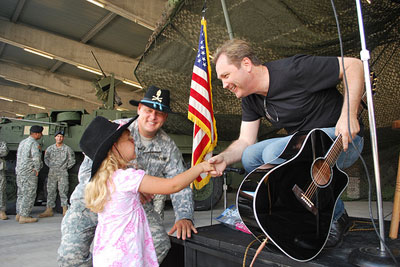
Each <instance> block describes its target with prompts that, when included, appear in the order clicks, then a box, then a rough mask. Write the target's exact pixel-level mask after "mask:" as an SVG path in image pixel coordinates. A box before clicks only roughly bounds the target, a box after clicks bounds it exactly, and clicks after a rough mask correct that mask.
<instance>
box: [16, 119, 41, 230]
mask: <svg viewBox="0 0 400 267" xmlns="http://www.w3.org/2000/svg"><path fill="white" fill-rule="evenodd" d="M42 131H43V127H42V126H38V125H33V126H32V127H31V129H30V136H29V137H28V138H26V139H24V140H22V141H21V142H20V143H19V146H18V150H17V166H16V167H15V173H16V174H17V187H18V191H17V206H16V209H17V215H16V216H15V219H16V220H17V221H18V222H19V223H33V222H37V221H38V219H37V218H32V217H30V216H29V214H30V213H31V211H32V208H33V205H34V204H35V198H36V190H37V184H38V175H39V171H40V169H41V168H42V166H43V163H42V153H41V150H40V145H39V143H38V140H39V139H40V138H42Z"/></svg>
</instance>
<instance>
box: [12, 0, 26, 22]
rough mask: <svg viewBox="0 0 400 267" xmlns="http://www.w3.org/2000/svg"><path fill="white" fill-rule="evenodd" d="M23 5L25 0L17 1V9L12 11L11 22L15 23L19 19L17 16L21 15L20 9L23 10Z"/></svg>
mask: <svg viewBox="0 0 400 267" xmlns="http://www.w3.org/2000/svg"><path fill="white" fill-rule="evenodd" d="M24 5H25V0H19V1H18V4H17V7H16V8H15V10H14V13H13V15H12V18H11V21H12V22H16V21H17V20H18V18H19V15H21V12H22V9H23V8H24Z"/></svg>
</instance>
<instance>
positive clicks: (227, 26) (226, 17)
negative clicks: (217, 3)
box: [221, 0, 233, 40]
mask: <svg viewBox="0 0 400 267" xmlns="http://www.w3.org/2000/svg"><path fill="white" fill-rule="evenodd" d="M221 5H222V10H223V11H224V17H225V23H226V28H227V29H228V35H229V39H231V40H232V39H233V31H232V27H231V22H230V20H229V14H228V10H227V9H226V4H225V0H221Z"/></svg>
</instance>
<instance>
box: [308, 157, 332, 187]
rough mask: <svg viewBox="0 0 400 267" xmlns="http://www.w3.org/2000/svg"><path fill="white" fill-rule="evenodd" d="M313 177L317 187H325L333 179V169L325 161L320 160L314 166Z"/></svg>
mask: <svg viewBox="0 0 400 267" xmlns="http://www.w3.org/2000/svg"><path fill="white" fill-rule="evenodd" d="M312 176H313V180H314V182H315V183H316V184H317V185H319V186H325V185H327V184H328V182H329V179H330V178H331V167H330V166H329V164H328V163H326V161H325V160H323V159H318V160H316V161H315V162H314V164H313V166H312Z"/></svg>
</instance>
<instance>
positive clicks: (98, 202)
mask: <svg viewBox="0 0 400 267" xmlns="http://www.w3.org/2000/svg"><path fill="white" fill-rule="evenodd" d="M127 164H128V162H127V161H126V160H125V159H123V158H122V157H121V155H120V154H119V153H114V152H113V149H112V148H111V149H110V151H108V153H107V156H106V158H105V159H104V160H103V162H102V163H101V165H100V168H99V169H98V170H97V172H96V174H95V175H94V176H93V177H92V179H91V181H90V182H89V183H88V184H87V185H86V188H85V202H86V207H87V208H88V209H90V210H91V211H93V212H96V213H99V212H102V211H103V209H104V206H105V205H106V203H107V201H109V200H110V197H111V193H112V192H110V190H109V187H108V185H111V186H112V187H113V188H114V183H113V180H112V179H111V177H112V175H113V173H114V172H115V171H116V170H118V169H123V168H126V166H127Z"/></svg>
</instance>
